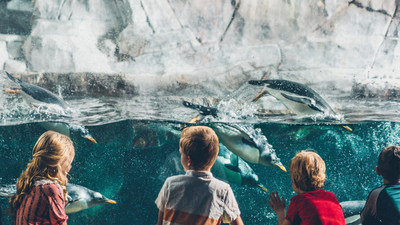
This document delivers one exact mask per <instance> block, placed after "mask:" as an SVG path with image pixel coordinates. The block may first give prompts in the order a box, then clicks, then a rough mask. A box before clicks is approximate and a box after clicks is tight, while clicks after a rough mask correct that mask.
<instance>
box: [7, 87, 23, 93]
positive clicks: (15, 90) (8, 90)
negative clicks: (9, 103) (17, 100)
mask: <svg viewBox="0 0 400 225" xmlns="http://www.w3.org/2000/svg"><path fill="white" fill-rule="evenodd" d="M4 92H5V93H7V94H19V93H20V92H21V90H20V89H17V88H5V89H4Z"/></svg>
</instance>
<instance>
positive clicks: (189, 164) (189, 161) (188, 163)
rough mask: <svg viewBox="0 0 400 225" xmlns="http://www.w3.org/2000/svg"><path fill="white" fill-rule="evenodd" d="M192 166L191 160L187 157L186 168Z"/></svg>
mask: <svg viewBox="0 0 400 225" xmlns="http://www.w3.org/2000/svg"><path fill="white" fill-rule="evenodd" d="M191 165H192V159H191V158H190V156H188V157H187V166H188V167H189V168H190V166H191Z"/></svg>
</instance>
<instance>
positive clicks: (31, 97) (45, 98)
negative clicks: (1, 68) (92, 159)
mask: <svg viewBox="0 0 400 225" xmlns="http://www.w3.org/2000/svg"><path fill="white" fill-rule="evenodd" d="M5 72H6V74H7V76H8V78H9V79H10V80H12V81H13V82H15V83H17V84H18V85H19V86H20V88H21V89H20V90H19V91H15V90H14V91H10V90H6V92H9V93H21V95H22V96H23V98H24V99H25V101H26V102H27V103H28V104H29V105H30V106H31V107H32V108H35V109H41V108H42V107H44V106H51V107H48V108H51V109H52V110H53V111H54V113H55V114H57V115H61V116H67V117H68V116H69V115H70V114H71V113H72V110H71V108H70V107H69V106H68V105H67V103H66V102H65V101H64V100H62V99H61V98H60V97H58V96H57V95H55V94H53V93H52V92H50V91H48V90H46V89H44V88H41V87H39V86H36V85H33V84H29V83H26V82H24V81H22V80H20V79H18V78H16V77H14V76H12V75H11V74H9V73H8V72H7V71H5ZM41 125H42V126H43V127H44V128H45V129H47V130H54V131H57V132H59V133H61V134H64V135H67V136H69V135H70V130H74V131H77V132H79V134H80V135H81V136H82V137H84V138H86V139H88V140H90V141H91V142H93V143H97V142H96V140H95V139H94V138H93V137H92V136H91V135H90V134H89V131H88V130H87V129H86V128H85V127H84V126H82V125H78V124H66V123H62V122H43V123H41Z"/></svg>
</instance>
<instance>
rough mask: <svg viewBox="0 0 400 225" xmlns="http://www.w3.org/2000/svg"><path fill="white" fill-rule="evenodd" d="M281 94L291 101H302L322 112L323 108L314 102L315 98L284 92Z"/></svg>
mask: <svg viewBox="0 0 400 225" xmlns="http://www.w3.org/2000/svg"><path fill="white" fill-rule="evenodd" d="M281 95H282V96H283V97H285V98H287V99H289V100H291V101H294V102H298V103H302V104H306V105H308V107H310V108H311V109H313V110H316V111H319V112H324V110H323V109H321V108H320V107H318V105H317V104H315V100H313V99H310V98H307V97H297V96H292V95H287V94H285V93H281Z"/></svg>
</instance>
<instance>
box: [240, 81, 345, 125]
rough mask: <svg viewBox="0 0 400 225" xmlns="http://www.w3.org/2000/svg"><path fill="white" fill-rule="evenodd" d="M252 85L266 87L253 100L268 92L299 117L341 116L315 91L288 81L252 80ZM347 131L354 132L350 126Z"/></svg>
mask: <svg viewBox="0 0 400 225" xmlns="http://www.w3.org/2000/svg"><path fill="white" fill-rule="evenodd" d="M248 83H249V84H251V85H256V86H264V89H263V90H262V91H261V92H260V93H259V94H258V95H257V96H256V97H255V98H254V99H253V101H257V100H258V99H259V98H261V97H262V96H263V95H264V94H265V93H266V92H268V93H269V94H271V95H272V96H274V97H275V98H276V99H278V100H279V101H280V102H282V103H283V104H284V105H285V106H286V107H287V108H288V109H290V110H291V111H292V112H293V113H295V114H296V115H299V116H313V115H321V114H323V115H324V116H325V117H326V118H328V119H334V120H337V119H338V118H339V115H338V114H337V113H336V112H335V111H334V110H333V109H332V108H331V107H330V106H329V104H328V103H327V102H326V101H325V100H324V99H323V98H322V97H321V96H320V95H319V94H318V93H317V92H315V91H314V90H313V89H311V88H310V87H308V86H306V85H304V84H300V83H297V82H294V81H288V80H250V81H249V82H248ZM343 128H345V129H346V130H349V131H352V129H351V128H350V127H348V126H343Z"/></svg>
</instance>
